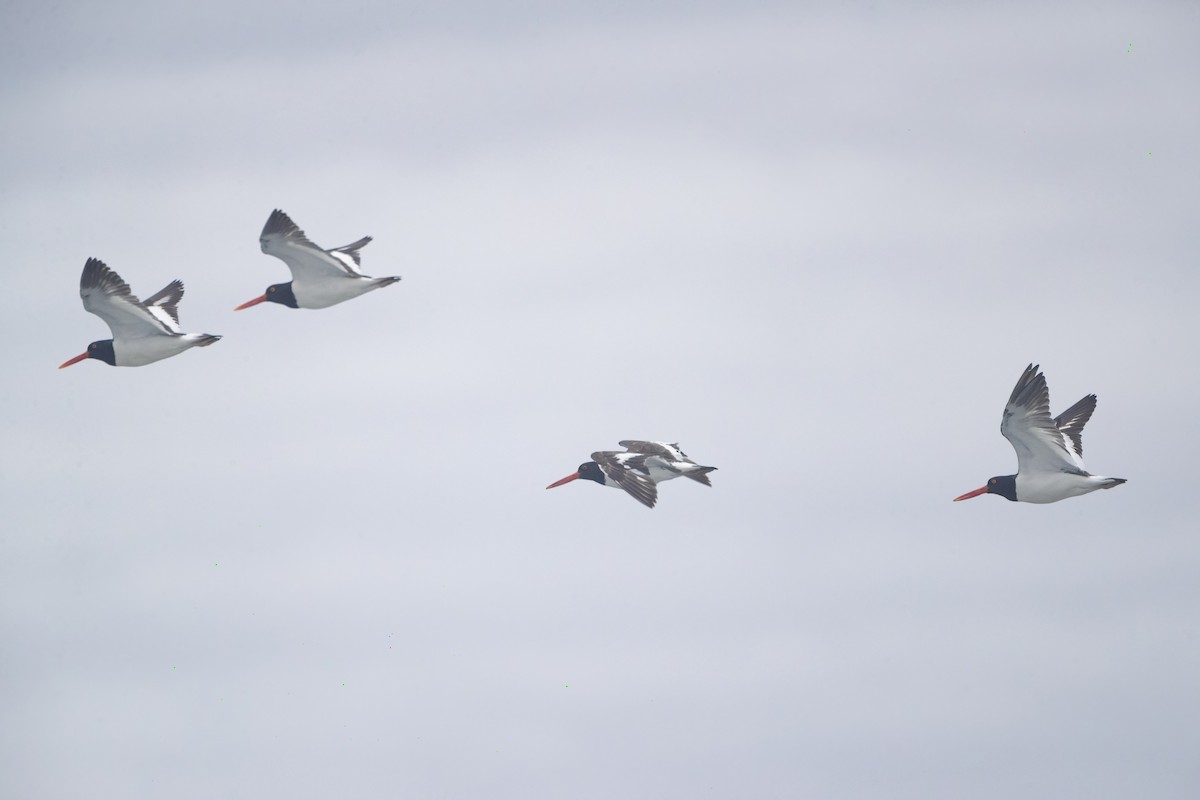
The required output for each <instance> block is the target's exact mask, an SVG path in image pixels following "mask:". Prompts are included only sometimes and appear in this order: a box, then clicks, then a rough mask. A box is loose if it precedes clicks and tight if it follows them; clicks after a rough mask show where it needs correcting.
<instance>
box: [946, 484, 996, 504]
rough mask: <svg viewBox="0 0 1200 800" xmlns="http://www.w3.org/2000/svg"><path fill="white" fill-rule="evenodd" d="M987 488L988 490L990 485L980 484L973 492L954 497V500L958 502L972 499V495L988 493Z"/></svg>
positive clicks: (977, 495)
mask: <svg viewBox="0 0 1200 800" xmlns="http://www.w3.org/2000/svg"><path fill="white" fill-rule="evenodd" d="M987 490H988V487H986V486H980V487H979V488H978V489H976V490H975V491H973V492H967V493H966V494H964V495H959V496H958V497H956V498H954V502H956V503H957V502H958V501H959V500H970V499H971V498H972V497H979V495H981V494H987Z"/></svg>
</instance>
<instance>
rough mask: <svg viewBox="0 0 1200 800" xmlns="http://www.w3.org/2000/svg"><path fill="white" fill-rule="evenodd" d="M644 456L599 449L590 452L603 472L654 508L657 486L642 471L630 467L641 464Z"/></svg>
mask: <svg viewBox="0 0 1200 800" xmlns="http://www.w3.org/2000/svg"><path fill="white" fill-rule="evenodd" d="M645 458H646V456H644V455H641V454H631V453H618V452H614V451H600V452H598V453H592V461H595V462H596V463H597V464H599V465H600V469H602V470H604V474H605V475H606V476H607V477H608V478H609V479H610V480H611V481H613V482H614V483H616V484H617V485H618V486H620V487H621V488H622V489H624V490H625V491H626V492H628V493H629V494H630V495H632V496H633V497H634V498H635V499H636V500H637V501H638V502H639V503H642V504H643V505H647V506H649V507H650V508H654V504H655V503H656V502H658V487H657V486H655V485H654V481H652V480H650V476H649V475H648V474H646V473H644V472H640V471H637V470H635V469H631V467H637V466H640V465H641V461H642V460H644V459H645Z"/></svg>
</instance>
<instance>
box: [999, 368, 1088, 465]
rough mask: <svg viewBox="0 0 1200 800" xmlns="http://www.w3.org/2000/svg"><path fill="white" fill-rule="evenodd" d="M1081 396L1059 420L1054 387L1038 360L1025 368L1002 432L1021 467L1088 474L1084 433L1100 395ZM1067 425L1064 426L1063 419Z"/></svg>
mask: <svg viewBox="0 0 1200 800" xmlns="http://www.w3.org/2000/svg"><path fill="white" fill-rule="evenodd" d="M1087 401H1088V398H1087V397H1085V398H1084V399H1083V400H1080V401H1079V402H1078V403H1076V404H1075V405H1074V406H1072V407H1071V408H1070V409H1068V410H1067V411H1066V412H1064V413H1063V414H1062V415H1061V416H1059V418H1058V420H1055V419H1052V418H1051V417H1050V389H1049V388H1048V387H1047V386H1046V376H1044V375H1043V374H1042V373H1041V372H1040V370H1039V368H1038V366H1037V365H1036V364H1030V365H1029V366H1028V367H1026V368H1025V372H1024V373H1023V374H1022V375H1021V379H1020V380H1018V381H1017V385H1016V387H1014V388H1013V392H1012V395H1011V396H1010V397H1009V398H1008V405H1006V406H1005V407H1004V417H1003V419H1002V420H1001V421H1000V433H1002V434H1004V438H1006V439H1008V441H1009V443H1011V444H1012V446H1013V449H1014V450H1016V451H1017V470H1018V472H1022V473H1025V474H1027V475H1028V474H1030V473H1035V472H1074V473H1082V474H1087V471H1086V470H1085V469H1084V467H1083V443H1082V440H1081V438H1080V434H1081V433H1082V431H1083V424H1084V423H1085V422H1087V420H1088V418H1089V417H1090V416H1091V415H1092V410H1093V409H1094V408H1095V405H1096V399H1095V397H1092V398H1091V403H1090V404H1089V403H1088V402H1087ZM1060 421H1061V422H1062V424H1063V425H1065V429H1062V428H1060V426H1059V422H1060Z"/></svg>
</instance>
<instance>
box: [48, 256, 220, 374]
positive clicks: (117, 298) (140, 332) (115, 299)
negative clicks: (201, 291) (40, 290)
mask: <svg viewBox="0 0 1200 800" xmlns="http://www.w3.org/2000/svg"><path fill="white" fill-rule="evenodd" d="M79 296H80V297H82V298H83V307H84V309H86V310H87V311H90V312H92V313H93V314H95V315H96V316H97V317H99V318H100V319H102V320H104V321H105V322H107V323H108V328H109V330H110V331H112V335H113V338H111V339H102V340H100V341H98V342H92V343H91V344H89V345H88V349H87V352H85V353H83V354H82V355H78V356H75V357H74V358H72V359H71V360H70V361H66V362H64V363H62V364H60V365H59V367H58V368H59V369H62V368H63V367H69V366H71V365H72V364H75V363H77V362H80V361H83V360H84V359H85V358H95V359H97V360H99V361H103V362H104V363H105V364H108V365H110V366H113V367H141V366H144V365H146V364H151V363H153V362H155V361H161V360H162V359H164V358H170V357H171V356H177V355H179V354H180V353H182V352H183V351H184V350H187V349H188V348H191V347H208V346H209V345H210V344H212V343H213V342H215V341H217V340H218V339H220V338H221V337H220V336H214V335H213V334H211V333H184V332H182V331H181V330H180V329H179V301H180V300H181V299H182V298H183V284H182V283H181V282H180V281H171V282H170V283H168V284H167V285H166V286H165V287H163V289H162V291H159V292H156V293H155V294H154V295H152V296H150V297H148V298H147V299H146V300H145V302H142V301H139V300H138V299H137V298H136V297H134V295H133V292H131V291H129V285H128V284H127V283H125V281H123V280H121V276H120V275H118V274H117V273H115V272H113V271H112V270H111V269H109V268H108V267H107V266H105V264H104V262H103V261H101V260H100V259H98V258H89V259H88V260H87V263H86V264H84V265H83V275H82V276H81V277H80V279H79Z"/></svg>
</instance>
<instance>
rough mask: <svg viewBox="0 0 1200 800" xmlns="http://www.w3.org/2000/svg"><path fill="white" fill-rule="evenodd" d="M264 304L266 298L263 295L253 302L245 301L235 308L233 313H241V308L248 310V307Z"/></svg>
mask: <svg viewBox="0 0 1200 800" xmlns="http://www.w3.org/2000/svg"><path fill="white" fill-rule="evenodd" d="M265 302H267V296H266V295H265V294H264V295H263V296H262V297H256V298H254V299H253V300H247V301H246V302H244V303H242V304H241V305H240V306H238V307H237V308H235V309H234V311H241V310H242V309H243V308H249V307H250V306H256V305H258V304H259V303H265Z"/></svg>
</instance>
